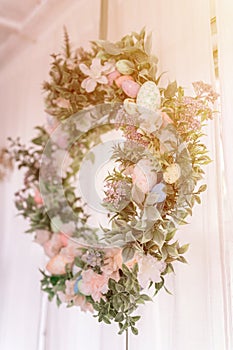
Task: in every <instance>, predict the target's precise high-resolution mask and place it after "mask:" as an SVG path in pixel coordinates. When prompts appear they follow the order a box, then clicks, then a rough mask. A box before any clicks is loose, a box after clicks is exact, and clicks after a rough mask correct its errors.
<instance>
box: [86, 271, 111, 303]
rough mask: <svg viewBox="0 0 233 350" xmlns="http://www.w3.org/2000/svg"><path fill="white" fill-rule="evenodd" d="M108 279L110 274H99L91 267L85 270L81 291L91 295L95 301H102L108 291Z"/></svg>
mask: <svg viewBox="0 0 233 350" xmlns="http://www.w3.org/2000/svg"><path fill="white" fill-rule="evenodd" d="M108 279H109V278H108V276H106V275H104V274H102V275H99V274H98V273H96V272H94V271H93V270H91V269H89V270H86V271H83V272H82V283H81V285H80V292H81V293H82V294H84V295H91V296H92V298H93V300H94V301H100V299H101V297H102V295H103V294H104V293H107V291H108Z"/></svg>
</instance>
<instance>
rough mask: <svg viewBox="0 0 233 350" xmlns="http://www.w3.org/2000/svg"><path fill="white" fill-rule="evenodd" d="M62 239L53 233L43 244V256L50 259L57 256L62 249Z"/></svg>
mask: <svg viewBox="0 0 233 350" xmlns="http://www.w3.org/2000/svg"><path fill="white" fill-rule="evenodd" d="M62 240H63V238H62V237H61V235H60V234H59V233H54V234H53V235H52V237H51V239H50V240H48V241H46V242H45V243H44V244H43V247H44V251H45V254H46V255H48V256H49V257H50V258H52V257H53V256H55V255H57V254H58V253H59V252H60V250H61V248H62V247H63V245H64V244H63V241H62Z"/></svg>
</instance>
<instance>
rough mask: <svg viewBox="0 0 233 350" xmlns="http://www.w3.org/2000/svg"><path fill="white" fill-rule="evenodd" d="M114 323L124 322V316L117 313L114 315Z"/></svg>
mask: <svg viewBox="0 0 233 350" xmlns="http://www.w3.org/2000/svg"><path fill="white" fill-rule="evenodd" d="M115 321H116V322H122V321H124V314H123V312H119V313H118V314H117V315H116V317H115Z"/></svg>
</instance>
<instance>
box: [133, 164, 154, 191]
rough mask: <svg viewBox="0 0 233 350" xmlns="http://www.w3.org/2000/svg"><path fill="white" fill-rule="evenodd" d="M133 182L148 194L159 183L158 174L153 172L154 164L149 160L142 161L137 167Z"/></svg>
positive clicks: (134, 171)
mask: <svg viewBox="0 0 233 350" xmlns="http://www.w3.org/2000/svg"><path fill="white" fill-rule="evenodd" d="M132 182H133V184H134V185H136V186H137V187H138V188H139V189H140V190H141V191H142V192H143V193H148V192H149V191H150V190H151V189H152V188H153V187H154V185H155V184H156V183H157V174H156V172H155V171H154V170H153V167H152V163H151V161H150V160H149V159H141V160H139V162H138V163H137V164H136V165H135V167H134V170H133V174H132Z"/></svg>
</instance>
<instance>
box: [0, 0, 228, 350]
mask: <svg viewBox="0 0 233 350" xmlns="http://www.w3.org/2000/svg"><path fill="white" fill-rule="evenodd" d="M230 2H231V1H230V0H229V1H227V0H218V1H217V3H218V4H217V5H218V6H217V23H218V31H219V42H220V46H219V49H220V52H219V53H220V80H221V88H222V102H223V106H224V107H223V118H222V119H220V121H219V119H218V118H216V119H215V120H214V121H213V122H210V125H209V126H208V128H207V129H206V133H207V136H206V138H205V142H206V143H207V144H208V147H209V149H210V156H211V157H212V159H213V160H214V161H213V163H211V164H210V165H208V167H207V170H206V178H205V181H206V183H207V184H208V191H207V192H206V193H205V194H203V196H202V204H201V206H197V207H196V208H195V211H194V214H193V217H192V218H191V219H190V225H187V226H185V227H183V228H182V229H181V230H180V232H179V235H178V238H179V239H180V240H181V242H184V243H186V242H190V243H191V247H190V251H189V253H188V254H187V257H188V261H189V264H188V265H181V264H177V265H176V266H175V270H176V275H175V276H170V279H169V280H168V287H169V288H170V290H171V291H172V292H173V296H170V295H168V294H166V293H165V292H162V293H161V294H160V295H158V296H157V297H156V299H155V301H154V303H151V304H148V305H147V306H146V307H143V308H141V310H140V313H141V315H142V320H141V321H140V322H139V332H140V334H139V336H137V337H136V336H130V342H129V344H130V349H134V350H139V349H140V350H141V349H147V350H156V349H159V350H186V349H189V350H194V349H195V350H196V349H197V348H198V349H200V350H231V349H232V348H233V345H232V339H231V334H232V329H230V327H231V308H230V283H229V278H230V261H229V260H230V258H229V254H230V250H229V246H230V245H231V247H232V246H233V242H232V238H231V237H230V231H231V228H230V224H232V204H231V203H230V200H229V199H231V198H232V196H231V195H233V189H232V186H231V179H232V175H233V167H232V162H229V160H230V155H231V153H230V152H232V150H231V149H232V147H231V130H232V120H231V118H232V113H231V112H232V105H231V101H232V97H233V96H232V91H233V86H232V78H231V81H230V82H228V77H229V76H230V72H231V73H233V72H232V69H233V68H232V62H233V59H232V58H233V57H232V56H230V55H232V52H233V50H232V48H231V50H229V47H230V46H231V45H232V41H231V32H232V23H231V21H232V18H233V14H232V12H231V13H230V12H229V6H228V5H229V3H230ZM99 5H100V2H99V1H97V0H92V1H90V0H89V1H78V2H76V1H74V6H73V8H71V9H70V11H68V12H67V13H66V14H63V15H62V14H61V17H60V18H59V19H57V24H56V25H53V29H52V30H47V31H46V32H45V33H44V34H43V35H42V36H41V37H40V38H39V39H38V41H37V43H35V44H34V45H33V46H30V47H28V49H27V50H26V51H24V52H23V53H22V54H21V55H20V56H19V57H16V58H15V59H14V61H12V62H10V63H9V65H8V66H6V67H5V68H4V69H3V70H2V71H1V73H0V74H1V80H0V97H1V101H2V102H1V106H0V109H1V114H0V115H1V128H0V137H1V142H2V144H3V142H4V138H5V137H6V136H7V135H13V136H17V135H21V136H23V138H24V139H29V138H30V137H31V135H32V132H33V130H32V129H33V126H34V125H36V124H38V123H42V122H43V116H44V113H43V98H42V95H41V92H40V86H41V82H42V81H43V80H44V79H46V77H47V71H48V62H49V53H51V52H53V51H58V49H59V48H60V39H61V36H62V25H63V24H65V25H66V26H67V28H68V31H69V32H70V34H71V37H72V41H74V40H75V43H76V45H82V44H84V43H85V42H87V41H88V40H91V39H93V38H97V36H98V34H97V33H98V22H99V17H98V15H99ZM231 10H232V6H231ZM226 23H227V25H226ZM144 25H146V27H147V29H148V30H152V32H153V51H154V52H155V53H156V54H157V55H158V57H159V60H160V64H159V69H160V71H168V74H167V76H168V77H169V78H170V80H171V81H172V80H173V79H177V80H178V82H179V83H180V84H181V85H183V86H185V87H187V89H189V88H190V83H191V82H192V81H196V80H204V81H205V82H213V63H212V48H211V33H210V9H209V1H208V0H204V1H203V0H195V1H191V0H190V1H187V0H163V1H160V0H146V1H145V0H137V1H136V0H110V1H109V19H108V39H113V40H118V39H119V38H120V37H121V36H122V35H124V34H126V33H127V32H131V31H136V30H140V29H141V28H142V27H143V26H144ZM228 28H231V30H230V29H228ZM231 77H233V74H231ZM221 126H222V128H223V129H222V130H223V133H222V135H223V136H224V137H222V141H223V151H224V157H225V158H224V160H225V166H226V167H225V175H226V184H225V187H224V188H223V186H222V184H223V176H222V175H223V174H222V172H221V169H222V168H220V165H219V164H220V163H219V162H220V160H221V153H220V152H219V149H220V140H221V138H220V136H221V133H220V127H221ZM227 157H228V158H229V160H228V158H227ZM226 160H228V162H226ZM20 181H21V179H20V178H19V176H18V173H17V172H15V173H14V175H13V176H12V178H11V179H9V180H8V181H7V182H6V183H5V184H4V186H3V184H1V185H0V186H1V194H2V196H1V198H2V201H1V211H0V217H1V223H2V231H1V245H0V253H1V270H0V273H1V275H0V276H1V288H0V310H1V313H0V331H1V333H0V348H1V349H4V350H13V349H15V348H17V349H18V350H54V349H56V350H63V349H67V350H76V349H78V348H82V349H85V350H86V349H87V350H92V349H95V350H107V349H109V348H111V349H112V350H119V349H122V350H123V349H124V337H123V336H117V335H116V331H117V328H116V327H115V326H114V325H113V326H102V325H99V324H98V323H96V319H93V318H92V316H90V315H88V314H87V315H86V314H83V313H81V312H79V311H78V309H75V308H72V309H66V308H65V307H61V308H60V309H57V308H56V305H55V304H54V303H52V304H48V303H47V301H46V299H45V297H44V296H42V295H41V293H40V290H39V288H40V287H39V278H40V276H39V273H38V272H37V271H38V268H39V267H41V266H43V262H44V256H43V254H42V251H41V250H40V248H39V247H38V246H37V245H34V244H32V242H31V240H30V238H29V237H28V236H26V235H23V234H21V232H23V231H24V229H25V228H26V224H25V223H23V220H22V219H21V218H16V217H15V214H16V211H15V209H14V206H13V204H12V200H13V192H14V191H16V190H17V189H18V188H19V186H20ZM223 190H224V191H225V192H224V191H223ZM225 193H227V197H226V201H225V202H223V200H224V194H225ZM3 199H4V200H3ZM225 204H227V207H226V208H227V212H226V213H225V210H224V207H223V205H225Z"/></svg>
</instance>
